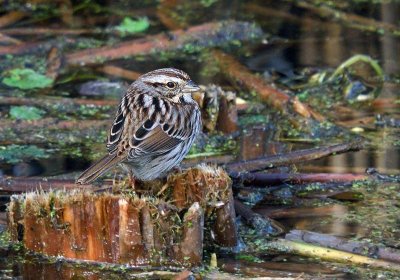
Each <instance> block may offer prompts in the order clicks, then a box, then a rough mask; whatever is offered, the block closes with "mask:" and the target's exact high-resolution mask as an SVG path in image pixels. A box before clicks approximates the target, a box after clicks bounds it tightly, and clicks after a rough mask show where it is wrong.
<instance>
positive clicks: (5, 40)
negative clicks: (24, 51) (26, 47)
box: [0, 33, 22, 45]
mask: <svg viewBox="0 0 400 280" xmlns="http://www.w3.org/2000/svg"><path fill="white" fill-rule="evenodd" d="M0 43H5V44H14V45H19V44H21V43H22V42H21V41H20V40H18V39H15V38H12V37H10V36H7V35H4V34H3V33H0Z"/></svg>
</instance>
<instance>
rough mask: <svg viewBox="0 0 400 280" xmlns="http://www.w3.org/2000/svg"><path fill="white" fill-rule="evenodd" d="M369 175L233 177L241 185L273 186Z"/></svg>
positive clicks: (358, 178) (250, 175)
mask: <svg viewBox="0 0 400 280" xmlns="http://www.w3.org/2000/svg"><path fill="white" fill-rule="evenodd" d="M368 178H369V176H368V175H366V174H356V173H336V174H332V173H314V174H312V173H264V172H260V173H241V174H238V177H237V178H235V179H236V180H238V181H239V182H240V183H242V184H243V185H252V186H273V185H281V184H285V183H286V184H296V185H297V184H307V183H315V182H320V183H328V182H351V181H356V180H366V179H368Z"/></svg>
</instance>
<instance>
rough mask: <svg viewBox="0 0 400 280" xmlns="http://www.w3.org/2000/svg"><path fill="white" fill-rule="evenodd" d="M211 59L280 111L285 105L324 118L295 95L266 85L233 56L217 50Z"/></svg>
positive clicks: (237, 82) (229, 75)
mask: <svg viewBox="0 0 400 280" xmlns="http://www.w3.org/2000/svg"><path fill="white" fill-rule="evenodd" d="M211 54H212V57H213V59H214V60H215V61H216V62H217V64H218V65H219V68H220V70H221V71H222V72H223V73H224V74H225V75H226V76H227V77H228V78H229V79H231V80H232V81H233V82H234V83H236V84H239V85H240V87H245V88H246V89H247V90H248V91H255V92H257V94H258V95H259V96H260V98H261V99H262V100H263V101H264V102H266V103H268V104H270V105H271V106H272V107H274V108H275V109H277V110H279V111H281V112H287V107H288V106H290V109H291V110H293V112H296V113H297V114H299V115H300V116H302V117H305V118H310V117H312V118H314V119H316V120H318V121H323V120H324V119H325V118H324V117H323V116H322V115H320V114H319V113H317V112H314V111H313V110H312V109H311V108H309V107H308V106H307V105H305V104H303V103H302V102H300V101H299V100H298V98H296V97H291V96H290V95H288V94H286V93H284V92H282V91H280V90H278V89H276V88H274V87H272V86H270V85H268V84H267V83H266V82H265V81H264V80H263V79H262V78H261V77H259V76H256V75H254V74H253V73H251V72H250V71H249V70H248V69H247V68H246V67H245V66H243V65H241V64H240V63H239V62H238V61H237V60H236V59H235V58H234V57H232V56H230V55H228V54H225V53H223V52H221V51H218V50H213V51H212V52H211Z"/></svg>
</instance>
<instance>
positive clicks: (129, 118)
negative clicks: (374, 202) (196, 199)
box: [76, 68, 202, 184]
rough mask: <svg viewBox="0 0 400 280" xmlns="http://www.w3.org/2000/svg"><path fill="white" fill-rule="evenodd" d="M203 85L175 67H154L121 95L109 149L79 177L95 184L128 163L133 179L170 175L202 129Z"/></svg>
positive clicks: (78, 180)
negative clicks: (199, 101)
mask: <svg viewBox="0 0 400 280" xmlns="http://www.w3.org/2000/svg"><path fill="white" fill-rule="evenodd" d="M199 90H200V87H199V86H198V85H197V84H196V83H194V82H193V81H192V80H191V79H190V77H189V75H188V74H187V73H185V72H184V71H182V70H179V69H175V68H162V69H157V70H154V71H151V72H148V73H146V74H144V75H142V76H140V77H139V78H138V79H137V80H136V81H135V82H133V83H132V84H131V85H130V86H129V88H128V89H127V91H126V93H125V94H124V96H123V97H122V99H121V102H120V104H119V106H118V110H117V113H116V115H115V118H114V121H113V123H112V126H111V129H110V131H109V135H108V138H107V150H108V154H106V155H105V156H104V157H102V158H101V159H100V160H98V161H97V162H95V163H94V164H93V165H91V166H90V167H89V168H88V169H86V170H85V171H84V172H83V173H82V174H81V175H80V176H79V177H78V179H77V180H76V183H78V184H89V183H91V182H92V181H94V180H95V179H97V178H98V177H99V176H101V175H102V174H103V173H105V172H106V171H108V170H109V169H110V168H112V167H113V166H115V165H117V164H122V166H123V167H125V169H128V172H129V175H130V178H131V179H133V180H140V181H149V180H153V179H156V178H159V177H163V176H165V175H166V174H167V173H168V171H170V170H171V169H172V168H174V167H176V166H177V165H178V164H179V163H180V162H181V161H182V159H183V158H184V157H185V156H186V154H187V153H188V152H189V149H190V148H191V146H192V144H193V142H194V140H195V138H196V136H197V135H198V134H199V132H200V130H201V127H202V124H201V113H200V108H199V106H198V104H197V102H196V101H195V100H194V99H193V98H192V96H191V94H192V93H193V92H196V91H199Z"/></svg>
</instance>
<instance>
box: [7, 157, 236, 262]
mask: <svg viewBox="0 0 400 280" xmlns="http://www.w3.org/2000/svg"><path fill="white" fill-rule="evenodd" d="M147 184H150V185H151V186H152V187H153V190H155V189H156V188H157V186H160V187H161V186H162V181H154V182H149V183H147ZM166 186H167V187H168V188H170V190H171V191H167V190H165V189H164V187H163V191H159V193H161V195H158V197H155V196H146V197H144V196H143V197H138V196H137V195H136V194H132V190H129V192H125V193H124V192H121V193H119V194H112V193H94V192H89V191H83V190H82V189H76V190H73V191H69V192H67V191H51V192H47V193H45V192H32V193H28V194H24V195H15V196H13V198H12V201H11V204H10V206H9V212H8V220H9V230H10V233H11V234H10V235H11V238H12V240H13V241H22V242H23V244H24V246H25V247H26V248H27V249H28V250H31V251H33V252H36V253H40V254H43V255H47V256H63V257H65V258H69V259H80V260H88V261H96V262H108V263H120V264H130V265H135V266H148V265H151V266H161V265H178V266H182V265H184V266H195V265H199V264H201V261H202V254H203V231H204V213H206V217H207V218H208V222H207V224H212V225H213V227H212V230H213V231H214V233H215V234H214V235H215V240H216V242H217V243H218V244H219V245H221V246H235V245H236V244H237V229H236V225H235V212H234V205H233V196H232V189H231V180H230V179H229V176H228V175H227V173H226V172H225V171H224V170H222V169H221V168H217V167H211V166H206V165H200V166H198V167H195V168H192V169H189V170H185V171H183V172H180V173H177V174H174V175H171V176H169V178H168V179H167V184H166ZM203 209H204V211H203ZM183 213H184V216H183V218H182V217H181V215H182V214H183Z"/></svg>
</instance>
